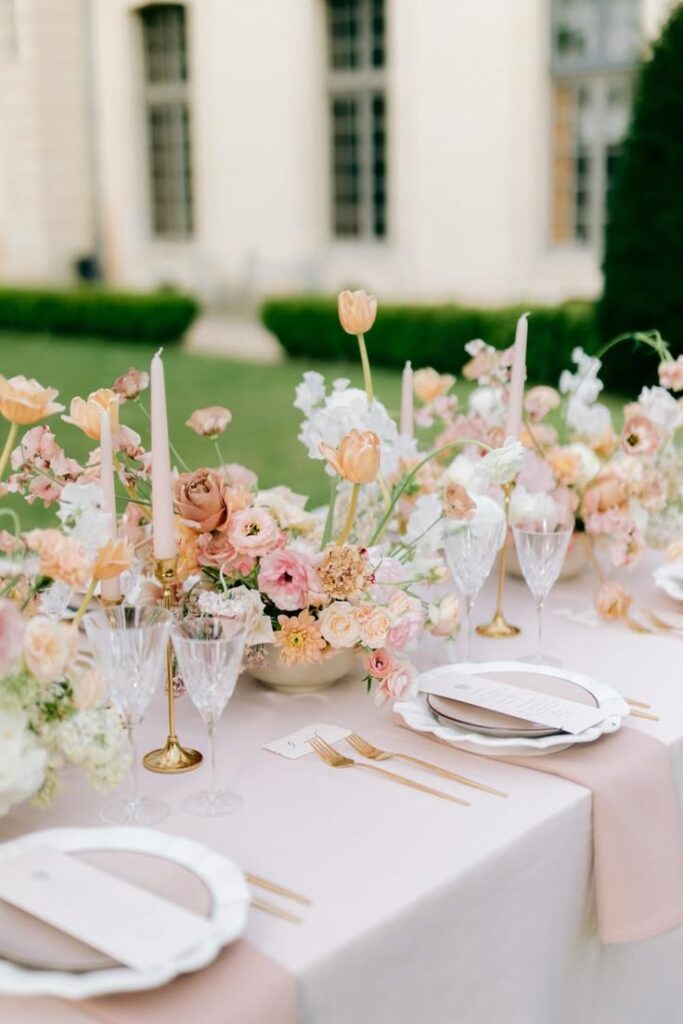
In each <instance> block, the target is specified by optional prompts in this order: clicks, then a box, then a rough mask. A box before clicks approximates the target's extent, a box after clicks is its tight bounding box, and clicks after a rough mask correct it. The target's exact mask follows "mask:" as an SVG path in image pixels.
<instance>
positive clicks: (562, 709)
mask: <svg viewBox="0 0 683 1024" xmlns="http://www.w3.org/2000/svg"><path fill="white" fill-rule="evenodd" d="M420 689H421V691H422V693H431V694H433V695H434V696H438V697H450V699H451V700H458V701H462V702H463V704H473V705H474V706H475V707H479V708H486V709H487V710H488V711H498V712H500V713H501V714H504V715H510V716H511V717H512V718H522V719H524V720H525V721H529V722H536V723H538V724H539V725H547V726H552V727H553V728H555V729H561V730H562V731H563V732H568V733H571V734H572V735H573V736H576V735H578V734H579V733H581V732H584V731H585V730H586V729H590V728H591V726H593V725H597V724H598V722H603V721H604V720H605V717H606V716H605V712H604V711H603V710H602V709H601V708H593V707H589V706H588V705H586V704H579V703H577V702H576V701H573V700H566V699H565V698H564V697H553V696H552V695H550V694H544V693H538V692H537V691H536V690H527V689H525V688H524V687H522V686H511V685H510V684H509V683H499V682H498V681H497V680H495V679H490V678H488V676H483V675H482V676H480V675H470V674H469V673H465V672H457V671H455V670H453V672H451V673H449V674H448V676H447V677H444V678H442V679H437V680H434V681H433V682H430V683H428V684H427V685H425V686H421V687H420Z"/></svg>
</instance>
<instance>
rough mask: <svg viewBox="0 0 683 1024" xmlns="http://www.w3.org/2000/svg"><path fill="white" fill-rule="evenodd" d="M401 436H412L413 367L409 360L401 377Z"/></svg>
mask: <svg viewBox="0 0 683 1024" xmlns="http://www.w3.org/2000/svg"><path fill="white" fill-rule="evenodd" d="M401 436H402V437H412V436H413V368H412V366H411V364H410V360H408V362H407V363H406V365H405V366H404V367H403V377H402V378H401Z"/></svg>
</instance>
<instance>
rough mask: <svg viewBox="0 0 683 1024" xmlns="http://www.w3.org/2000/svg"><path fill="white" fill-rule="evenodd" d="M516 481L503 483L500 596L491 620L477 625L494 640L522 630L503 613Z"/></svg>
mask: <svg viewBox="0 0 683 1024" xmlns="http://www.w3.org/2000/svg"><path fill="white" fill-rule="evenodd" d="M514 486H515V485H514V483H513V482H512V481H511V482H510V483H508V484H503V485H502V487H503V508H504V510H505V537H504V538H503V546H502V548H501V549H500V554H499V563H498V598H497V601H496V610H495V612H494V614H493V618H492V619H491V621H490V622H489V623H488V624H487V625H485V626H477V633H479V635H480V636H487V637H491V638H493V639H494V640H505V639H507V638H509V637H511V636H517V634H518V633H520V632H521V630H520V628H519V626H511V625H510V623H509V622H508V621H507V620H506V618H505V616H504V615H503V596H504V593H505V566H506V564H507V545H508V527H509V525H510V498H511V497H512V491H513V489H514Z"/></svg>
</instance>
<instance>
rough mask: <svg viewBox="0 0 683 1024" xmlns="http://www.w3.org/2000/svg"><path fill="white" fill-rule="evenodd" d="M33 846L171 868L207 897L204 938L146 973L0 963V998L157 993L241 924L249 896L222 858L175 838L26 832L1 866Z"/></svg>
mask: <svg viewBox="0 0 683 1024" xmlns="http://www.w3.org/2000/svg"><path fill="white" fill-rule="evenodd" d="M35 847H40V848H45V847H52V848H53V849H56V850H60V851H62V852H63V853H86V852H95V851H97V852H105V851H106V852H107V853H109V852H115V851H118V852H123V853H138V854H147V855H150V856H153V857H159V858H162V859H164V860H167V861H172V862H173V863H175V864H177V865H179V866H180V867H182V868H185V869H187V870H188V871H191V872H192V874H194V875H196V876H197V878H198V879H199V880H200V882H201V883H203V885H204V886H205V887H206V889H207V891H208V894H209V897H210V910H209V914H208V918H207V919H208V921H209V923H210V925H211V926H212V927H211V932H210V934H209V935H208V936H207V939H206V941H205V942H204V943H203V944H202V945H201V946H196V947H194V948H193V949H192V950H190V951H189V952H188V953H186V954H183V955H182V956H179V957H178V958H177V959H176V960H174V961H172V962H170V963H167V964H164V966H163V967H160V968H155V969H154V970H150V971H135V970H132V969H131V968H129V967H124V966H122V965H116V966H111V967H104V968H103V969H101V970H90V971H86V972H81V971H78V972H75V971H62V970H40V969H36V968H34V967H26V966H22V965H21V964H19V963H14V962H11V961H9V960H3V959H0V994H2V995H11V996H58V997H61V998H65V999H89V998H93V997H94V996H101V995H108V994H112V993H116V992H137V991H142V990H144V989H152V988H158V987H159V986H161V985H165V984H167V982H169V981H171V980H172V979H173V978H175V977H176V976H177V975H178V974H185V973H188V972H191V971H198V970H201V968H203V967H206V966H207V965H208V964H210V963H211V961H212V960H214V959H215V957H216V956H217V955H218V953H219V952H220V950H221V949H222V948H223V946H226V945H227V944H228V943H230V942H233V941H234V940H235V939H237V938H238V937H239V936H240V935H241V934H242V933H243V932H244V929H245V927H246V923H247V912H248V908H249V892H248V889H247V885H246V882H245V879H244V875H243V874H242V872H241V871H240V869H239V868H238V867H237V865H235V864H234V863H233V862H232V861H231V860H229V859H228V858H227V857H225V856H223V854H220V853H218V852H217V851H216V850H212V849H210V848H209V847H207V846H204V845H203V844H202V843H197V842H195V841H194V840H193V839H186V838H184V837H183V836H175V835H170V834H168V833H165V832H156V831H154V830H152V829H146V828H54V829H46V830H44V831H41V832H30V833H28V834H27V835H24V836H21V837H20V838H18V839H13V840H11V841H10V842H8V843H3V844H2V845H1V846H0V871H2V864H3V862H5V861H7V860H10V859H11V858H12V857H15V856H16V855H17V854H20V853H22V852H25V851H28V850H30V849H33V848H35Z"/></svg>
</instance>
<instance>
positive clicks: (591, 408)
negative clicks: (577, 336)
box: [559, 348, 612, 440]
mask: <svg viewBox="0 0 683 1024" xmlns="http://www.w3.org/2000/svg"><path fill="white" fill-rule="evenodd" d="M572 361H573V362H574V363H576V366H577V372H576V373H571V371H570V370H563V371H562V374H561V376H560V385H559V387H560V391H561V392H562V394H563V395H568V396H569V400H568V402H567V408H566V411H565V420H566V423H567V426H568V427H569V428H570V429H571V430H574V431H576V432H577V433H578V434H581V435H582V436H583V437H586V438H588V439H589V440H593V439H597V438H600V437H602V436H603V435H604V434H606V433H607V432H608V431H609V429H610V427H611V426H612V417H611V415H610V411H609V409H608V408H607V406H605V405H602V404H600V403H599V402H598V401H597V399H598V396H599V395H600V392H601V391H602V389H603V383H602V381H601V380H600V379H599V377H598V374H599V372H600V368H601V366H602V363H601V362H600V360H599V359H596V358H595V356H589V355H587V354H586V353H585V352H584V351H583V349H582V348H575V349H574V351H573V352H572Z"/></svg>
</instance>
